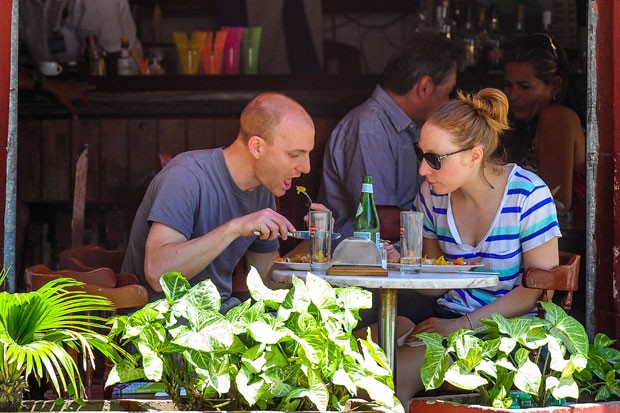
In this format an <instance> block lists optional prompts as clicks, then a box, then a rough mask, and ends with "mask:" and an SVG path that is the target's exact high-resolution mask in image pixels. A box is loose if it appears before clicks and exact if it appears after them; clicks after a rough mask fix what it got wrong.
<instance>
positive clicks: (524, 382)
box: [514, 348, 542, 395]
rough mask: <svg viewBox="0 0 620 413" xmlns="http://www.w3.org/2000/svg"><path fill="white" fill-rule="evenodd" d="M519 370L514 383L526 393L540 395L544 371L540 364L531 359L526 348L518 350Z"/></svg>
mask: <svg viewBox="0 0 620 413" xmlns="http://www.w3.org/2000/svg"><path fill="white" fill-rule="evenodd" d="M516 358H517V360H518V362H517V371H516V373H515V375H514V384H515V386H517V388H518V389H519V390H521V391H523V392H525V393H529V394H532V395H538V390H539V389H540V385H541V383H542V373H541V372H540V369H539V368H538V366H537V365H536V364H534V363H532V361H531V360H530V359H529V352H528V351H527V350H525V349H522V348H521V349H519V350H517V355H516Z"/></svg>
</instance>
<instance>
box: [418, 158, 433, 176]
mask: <svg viewBox="0 0 620 413" xmlns="http://www.w3.org/2000/svg"><path fill="white" fill-rule="evenodd" d="M430 172H431V168H430V166H428V162H426V161H425V160H424V159H422V160H421V161H420V167H419V168H418V174H419V175H420V176H426V175H428V174H429V173H430Z"/></svg>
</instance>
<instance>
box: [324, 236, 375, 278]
mask: <svg viewBox="0 0 620 413" xmlns="http://www.w3.org/2000/svg"><path fill="white" fill-rule="evenodd" d="M327 273H328V274H330V275H387V270H385V269H384V268H383V267H382V266H381V253H380V252H379V248H377V244H375V243H374V242H372V241H371V240H369V239H367V238H361V237H349V238H346V239H344V240H342V242H340V244H338V246H337V247H336V249H334V253H333V254H332V266H331V267H330V268H329V270H327Z"/></svg>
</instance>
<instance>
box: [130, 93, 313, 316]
mask: <svg viewBox="0 0 620 413" xmlns="http://www.w3.org/2000/svg"><path fill="white" fill-rule="evenodd" d="M240 123H241V128H240V131H239V134H238V136H237V139H236V140H235V141H234V142H233V143H232V144H231V145H230V146H228V147H226V148H217V149H209V150H200V151H191V152H185V153H182V154H179V155H177V156H176V157H175V158H173V159H172V160H171V161H170V162H169V163H168V164H167V165H166V167H165V168H164V169H163V170H162V171H161V172H160V173H159V174H157V176H155V178H153V181H152V182H151V184H150V185H149V187H148V189H147V192H146V194H145V196H144V199H143V201H142V203H141V205H140V207H139V208H138V211H137V213H136V216H135V219H134V223H133V226H132V228H131V234H130V237H129V245H128V247H127V252H126V255H125V260H124V262H123V267H122V269H123V271H127V272H133V273H135V274H137V275H138V276H139V277H140V278H141V279H142V281H143V283H144V285H145V286H146V287H147V289H148V290H149V297H150V299H151V300H155V299H158V298H161V297H163V294H162V293H161V286H160V284H159V279H160V278H161V275H162V274H164V273H166V272H169V271H177V272H180V273H181V274H183V276H185V278H187V279H188V280H189V281H190V283H191V284H192V285H194V284H196V283H197V282H199V281H202V280H204V279H210V280H212V281H213V283H214V284H215V285H216V286H217V288H218V290H219V292H220V295H221V297H222V311H223V312H225V311H227V310H228V309H229V308H231V307H232V306H234V305H235V304H237V303H238V300H237V299H236V298H234V297H231V291H232V279H231V276H232V272H233V270H234V268H235V266H236V264H237V262H239V260H240V259H241V258H243V257H245V259H246V262H247V264H248V265H252V266H254V267H256V268H257V270H258V271H259V273H260V274H263V275H265V274H267V271H268V269H269V267H270V265H271V264H272V260H273V258H275V257H277V256H278V245H279V244H278V239H277V238H278V233H280V234H283V235H282V238H283V239H286V233H287V231H295V227H294V226H293V225H292V224H291V223H290V221H289V220H288V219H286V217H284V216H282V215H280V214H279V213H277V212H276V211H275V199H274V195H275V196H282V195H284V193H285V192H286V191H287V190H289V189H290V188H291V185H292V180H293V179H294V178H297V177H299V176H301V174H302V173H308V172H309V171H310V156H309V155H310V151H311V150H312V149H313V147H314V124H313V122H312V119H311V118H310V116H309V115H308V113H306V111H305V110H304V109H303V108H302V107H301V106H300V105H299V104H298V103H297V102H295V101H294V100H292V99H290V98H289V97H287V96H284V95H281V94H277V93H263V94H261V95H259V96H257V97H256V98H254V99H253V100H252V101H250V103H248V105H247V106H246V107H245V108H244V110H243V112H242V113H241V119H240ZM254 231H259V232H260V235H258V236H257V235H254Z"/></svg>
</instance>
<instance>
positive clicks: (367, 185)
mask: <svg viewBox="0 0 620 413" xmlns="http://www.w3.org/2000/svg"><path fill="white" fill-rule="evenodd" d="M353 236H355V237H361V238H367V239H369V240H371V241H373V242H374V243H375V244H377V247H379V246H380V245H381V241H380V238H381V237H380V224H379V214H377V208H376V207H375V196H374V194H373V188H372V176H370V175H366V176H365V177H364V181H363V182H362V199H361V200H360V204H359V206H358V207H357V212H356V213H355V231H354V232H353Z"/></svg>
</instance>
